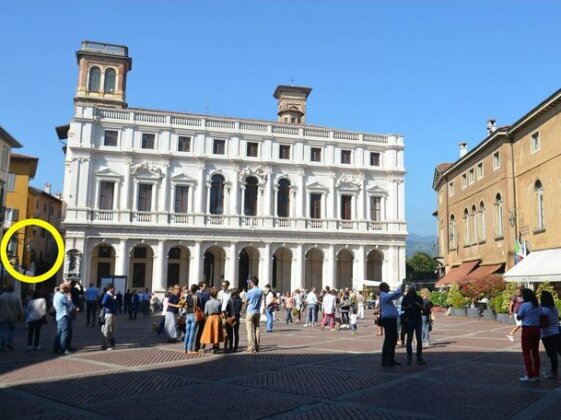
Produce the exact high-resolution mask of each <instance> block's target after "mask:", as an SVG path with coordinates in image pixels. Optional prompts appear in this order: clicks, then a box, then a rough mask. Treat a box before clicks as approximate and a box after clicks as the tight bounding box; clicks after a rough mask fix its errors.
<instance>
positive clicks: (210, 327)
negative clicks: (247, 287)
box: [201, 287, 224, 353]
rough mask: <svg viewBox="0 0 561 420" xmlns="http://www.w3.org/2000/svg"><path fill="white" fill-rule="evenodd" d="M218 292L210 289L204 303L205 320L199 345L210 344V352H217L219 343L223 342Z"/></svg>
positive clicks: (220, 305)
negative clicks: (208, 296) (208, 297)
mask: <svg viewBox="0 0 561 420" xmlns="http://www.w3.org/2000/svg"><path fill="white" fill-rule="evenodd" d="M217 295H218V292H217V291H216V289H215V288H214V287H213V288H212V289H210V299H209V300H208V302H207V303H206V305H205V315H206V322H205V327H204V330H203V334H202V335H201V346H206V345H207V344H212V352H213V353H217V352H218V350H219V349H220V343H222V342H224V328H223V325H222V317H221V314H222V304H221V303H220V301H219V300H217V299H216V296H217Z"/></svg>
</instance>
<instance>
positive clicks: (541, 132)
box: [433, 90, 561, 285]
mask: <svg viewBox="0 0 561 420" xmlns="http://www.w3.org/2000/svg"><path fill="white" fill-rule="evenodd" d="M487 128H488V135H487V137H486V138H484V139H483V140H482V141H481V142H480V143H479V144H477V145H476V146H475V147H474V148H473V149H472V150H470V151H469V152H468V150H467V145H466V144H465V143H461V144H460V158H459V159H458V160H457V161H456V162H453V163H445V164H440V165H438V166H437V168H436V170H435V174H434V179H433V189H434V190H435V191H436V192H437V199H438V210H437V212H436V213H435V215H436V217H437V220H438V227H437V231H438V232H437V234H438V241H439V246H440V250H441V251H440V252H441V255H442V256H443V257H444V265H445V270H446V275H445V276H444V277H443V278H442V279H441V280H440V281H439V283H438V285H446V284H450V283H454V282H457V281H461V280H466V279H467V280H473V279H476V278H480V277H482V276H487V275H489V274H491V273H495V272H497V273H504V272H505V271H506V272H507V273H506V274H505V277H506V278H509V277H510V279H511V280H512V281H522V282H532V281H544V280H550V281H558V280H557V277H555V276H554V275H553V273H552V272H548V275H547V276H546V277H548V278H545V277H544V276H541V277H540V279H538V277H536V275H535V273H536V269H535V268H534V269H533V271H532V270H525V272H524V274H523V275H522V274H521V275H518V276H516V278H514V277H511V275H510V273H511V272H509V271H508V270H510V269H511V268H512V267H513V266H514V265H515V262H516V258H515V244H516V242H517V240H518V242H519V243H520V244H522V248H523V249H527V250H529V251H531V253H532V254H536V255H534V256H533V257H531V258H530V256H528V257H527V258H525V259H524V261H523V263H524V264H522V263H520V264H519V265H518V266H517V267H516V270H515V271H521V270H522V268H521V267H523V266H527V265H528V264H527V262H526V260H532V259H535V258H536V256H537V255H539V254H538V253H539V252H540V251H543V250H551V249H559V257H561V235H560V234H561V226H560V225H557V223H556V221H557V220H559V216H560V212H561V210H560V209H561V195H560V193H561V147H560V145H561V90H559V91H557V92H555V93H554V94H553V95H551V96H550V97H549V98H547V99H546V100H545V101H543V102H542V103H541V104H539V105H538V106H536V107H535V108H533V109H532V110H531V111H529V112H528V113H526V114H525V115H524V116H523V117H522V118H520V119H519V120H518V121H516V122H515V123H514V124H512V125H511V126H505V127H499V128H496V127H495V122H494V121H493V120H490V121H489V122H488V126H487ZM546 228H547V229H546ZM525 253H526V252H524V251H519V255H520V257H524V255H522V254H525ZM530 255H531V254H530ZM559 257H558V258H557V260H561V258H559ZM519 259H520V258H519ZM541 265H542V266H543V264H541ZM538 271H539V270H538ZM553 271H555V270H553ZM557 271H559V273H558V274H559V280H561V265H560V268H559V270H557ZM532 273H534V274H532Z"/></svg>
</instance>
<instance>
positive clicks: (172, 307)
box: [164, 285, 179, 343]
mask: <svg viewBox="0 0 561 420" xmlns="http://www.w3.org/2000/svg"><path fill="white" fill-rule="evenodd" d="M178 313H179V286H178V285H175V286H173V289H172V291H171V294H170V295H169V299H168V305H167V310H166V322H165V324H164V330H165V332H166V337H167V339H168V341H169V342H170V343H175V342H176V341H177V314H178Z"/></svg>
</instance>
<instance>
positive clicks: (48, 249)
mask: <svg viewBox="0 0 561 420" xmlns="http://www.w3.org/2000/svg"><path fill="white" fill-rule="evenodd" d="M38 162H39V159H38V158H36V157H34V156H26V155H21V154H15V153H13V154H12V156H11V159H10V170H9V179H10V181H9V182H8V194H7V198H6V209H5V212H4V220H3V229H4V230H6V229H8V228H10V227H11V226H12V224H13V223H15V222H18V221H20V220H24V219H42V220H45V221H47V222H49V223H51V224H52V225H53V226H54V227H55V228H57V229H59V230H60V228H61V215H62V214H61V213H62V200H61V199H60V198H58V197H55V196H53V195H51V191H50V188H51V187H50V185H49V184H47V185H45V189H44V190H40V189H38V188H35V187H32V186H30V185H29V183H30V181H31V180H32V179H33V178H34V177H35V173H36V171H37V165H38ZM7 252H8V255H9V256H11V257H13V258H14V259H15V262H16V264H17V266H18V267H19V268H22V270H24V271H26V272H29V275H38V274H42V273H44V272H46V271H48V270H49V269H50V268H51V267H52V266H53V264H54V262H55V260H56V257H57V255H58V248H57V246H56V243H55V241H54V239H53V238H52V236H51V234H50V233H48V232H47V231H46V230H45V229H43V228H40V227H38V226H28V227H26V228H25V229H21V230H19V231H18V232H16V233H15V234H14V235H13V236H12V238H11V239H10V241H9V243H8V250H7Z"/></svg>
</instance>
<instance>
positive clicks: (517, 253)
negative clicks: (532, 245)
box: [514, 239, 527, 264]
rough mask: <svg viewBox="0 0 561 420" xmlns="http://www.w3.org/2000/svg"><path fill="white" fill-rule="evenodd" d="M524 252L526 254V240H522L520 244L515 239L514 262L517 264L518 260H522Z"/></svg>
mask: <svg viewBox="0 0 561 420" xmlns="http://www.w3.org/2000/svg"><path fill="white" fill-rule="evenodd" d="M526 254H527V252H526V241H524V242H523V243H522V244H521V243H520V241H519V240H518V239H517V240H516V241H515V242H514V263H515V264H518V263H519V262H520V261H522V260H523V259H524V257H525V256H526Z"/></svg>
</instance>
